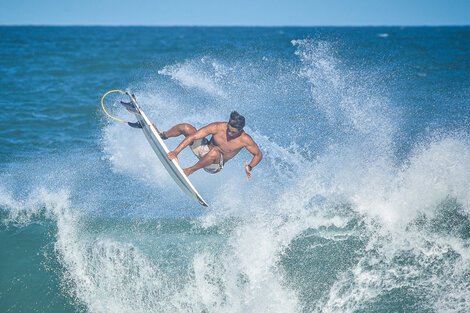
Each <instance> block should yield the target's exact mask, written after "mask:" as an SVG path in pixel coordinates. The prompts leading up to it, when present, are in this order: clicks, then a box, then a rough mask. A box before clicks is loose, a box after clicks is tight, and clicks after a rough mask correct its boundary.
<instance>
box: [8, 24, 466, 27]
mask: <svg viewBox="0 0 470 313" xmlns="http://www.w3.org/2000/svg"><path fill="white" fill-rule="evenodd" d="M3 26H6V27H31V26H33V27H214V28H215V27H260V28H261V27H266V28H267V27H270V28H274V27H305V28H307V27H467V26H470V24H371V25H367V24H364V25H250V24H247V25H242V24H232V25H203V24H200V25H199V24H140V25H139V24H0V27H3Z"/></svg>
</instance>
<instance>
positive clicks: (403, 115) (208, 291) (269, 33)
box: [0, 27, 470, 312]
mask: <svg viewBox="0 0 470 313" xmlns="http://www.w3.org/2000/svg"><path fill="white" fill-rule="evenodd" d="M0 36H1V38H2V44H1V45H0V74H1V75H0V85H1V86H2V87H3V88H2V96H1V97H0V105H1V107H2V108H3V110H2V113H1V114H0V122H1V123H0V146H1V149H0V220H1V223H0V244H1V246H0V311H1V312H467V311H469V310H470V305H469V303H470V285H469V283H468V281H469V279H468V278H469V277H470V254H469V252H468V251H469V244H470V209H469V204H468V203H469V199H470V137H469V134H470V128H469V125H470V123H469V116H470V105H469V104H470V89H469V86H470V27H426V28H409V27H401V28H400V27H389V28H379V27H361V28H334V27H333V28H293V27H289V28H233V27H227V28H204V27H187V28H186V27H175V28H171V27H169V28H162V27H0ZM111 89H122V90H131V91H132V92H133V93H135V94H136V97H137V99H138V101H139V103H140V105H141V106H142V108H143V109H144V110H145V111H146V113H147V114H148V115H149V117H150V118H151V119H152V120H153V121H154V122H155V123H156V124H157V126H159V127H160V128H162V129H168V128H169V127H171V126H173V125H174V124H176V123H180V122H188V123H191V124H193V125H195V126H196V127H201V126H203V125H206V124H208V123H210V122H213V121H225V120H227V118H228V115H229V113H230V111H232V110H234V109H236V110H238V111H239V112H240V113H242V114H243V115H245V117H246V119H247V127H246V131H247V132H248V133H249V134H250V135H252V137H253V138H254V139H255V141H256V142H257V143H258V144H259V146H260V148H261V150H262V151H263V153H264V159H263V161H262V162H261V163H260V164H259V166H257V167H256V168H255V170H254V171H253V175H254V177H253V179H252V180H251V181H250V182H249V183H247V182H246V178H245V175H244V169H243V167H244V164H245V161H249V160H250V159H251V155H250V154H249V153H248V152H246V151H243V152H241V153H240V154H239V155H238V156H237V157H235V158H234V159H233V160H231V161H230V162H228V163H227V164H226V166H225V168H224V170H223V171H222V172H221V173H219V174H217V175H209V174H206V173H205V172H200V173H199V172H198V173H195V174H194V175H193V176H191V180H192V181H193V183H194V185H195V186H196V188H197V189H198V190H199V191H200V193H201V195H202V196H203V197H204V198H205V200H206V201H208V203H209V205H210V207H209V208H208V209H206V208H202V207H199V206H198V205H197V204H196V203H194V202H192V201H191V200H190V199H188V198H187V197H186V196H185V195H184V194H183V193H182V192H181V191H180V190H179V188H178V187H177V186H176V184H175V183H174V182H173V181H172V180H171V178H170V177H169V176H168V174H167V173H166V172H165V170H164V169H163V167H162V166H161V164H160V163H159V162H158V160H157V158H156V156H155V155H154V153H153V152H152V150H151V148H150V147H149V145H148V143H147V142H146V140H145V138H144V136H143V134H142V133H141V131H139V130H135V129H132V128H130V127H127V126H126V125H124V124H121V123H117V122H115V121H113V120H110V119H108V118H106V116H105V115H104V113H103V112H102V110H101V107H100V99H101V97H102V95H103V94H104V93H105V92H107V91H108V90H111ZM119 100H123V98H122V97H121V96H120V95H118V94H112V95H110V96H109V97H108V98H106V105H107V108H108V109H109V110H110V111H111V112H112V114H113V115H116V116H117V117H119V118H121V119H124V120H132V119H133V117H132V116H131V115H130V114H128V113H127V112H126V111H125V110H124V109H123V108H121V107H120V105H119ZM178 143H179V141H178V139H170V140H168V145H169V146H170V148H174V147H176V145H177V144H178ZM180 161H181V163H182V164H183V166H189V165H190V164H192V163H194V162H195V158H194V156H192V154H191V153H190V152H188V151H184V152H183V153H182V154H181V156H180Z"/></svg>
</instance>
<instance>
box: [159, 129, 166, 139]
mask: <svg viewBox="0 0 470 313" xmlns="http://www.w3.org/2000/svg"><path fill="white" fill-rule="evenodd" d="M158 134H159V135H160V138H162V139H163V140H167V139H168V137H167V136H165V132H164V131H163V130H161V131H159V132H158Z"/></svg>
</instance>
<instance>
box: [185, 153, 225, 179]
mask: <svg viewBox="0 0 470 313" xmlns="http://www.w3.org/2000/svg"><path fill="white" fill-rule="evenodd" d="M219 162H220V150H219V148H217V147H213V148H212V149H211V150H210V151H209V152H207V154H206V155H205V156H203V157H202V158H201V159H199V161H198V162H197V163H196V164H194V165H193V166H191V167H188V168H185V169H183V172H184V173H185V174H186V175H187V176H189V175H191V174H192V173H194V172H195V171H197V170H199V169H201V168H203V167H205V166H208V165H211V164H214V163H219Z"/></svg>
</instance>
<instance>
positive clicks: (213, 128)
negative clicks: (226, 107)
mask: <svg viewBox="0 0 470 313" xmlns="http://www.w3.org/2000/svg"><path fill="white" fill-rule="evenodd" d="M217 125H218V124H217V123H211V124H209V125H207V126H204V127H203V128H201V129H200V130H198V131H197V132H195V133H194V134H192V135H189V136H188V137H186V138H185V139H184V140H183V141H182V142H181V143H180V144H179V145H178V147H176V149H175V150H173V151H171V152H170V153H168V158H169V159H170V160H172V159H174V158H176V157H177V156H178V154H179V153H180V152H181V151H183V149H184V148H186V147H187V146H188V145H189V144H190V143H191V142H193V141H194V140H197V139H202V138H204V137H206V136H208V135H210V134H215V133H216V132H217Z"/></svg>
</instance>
